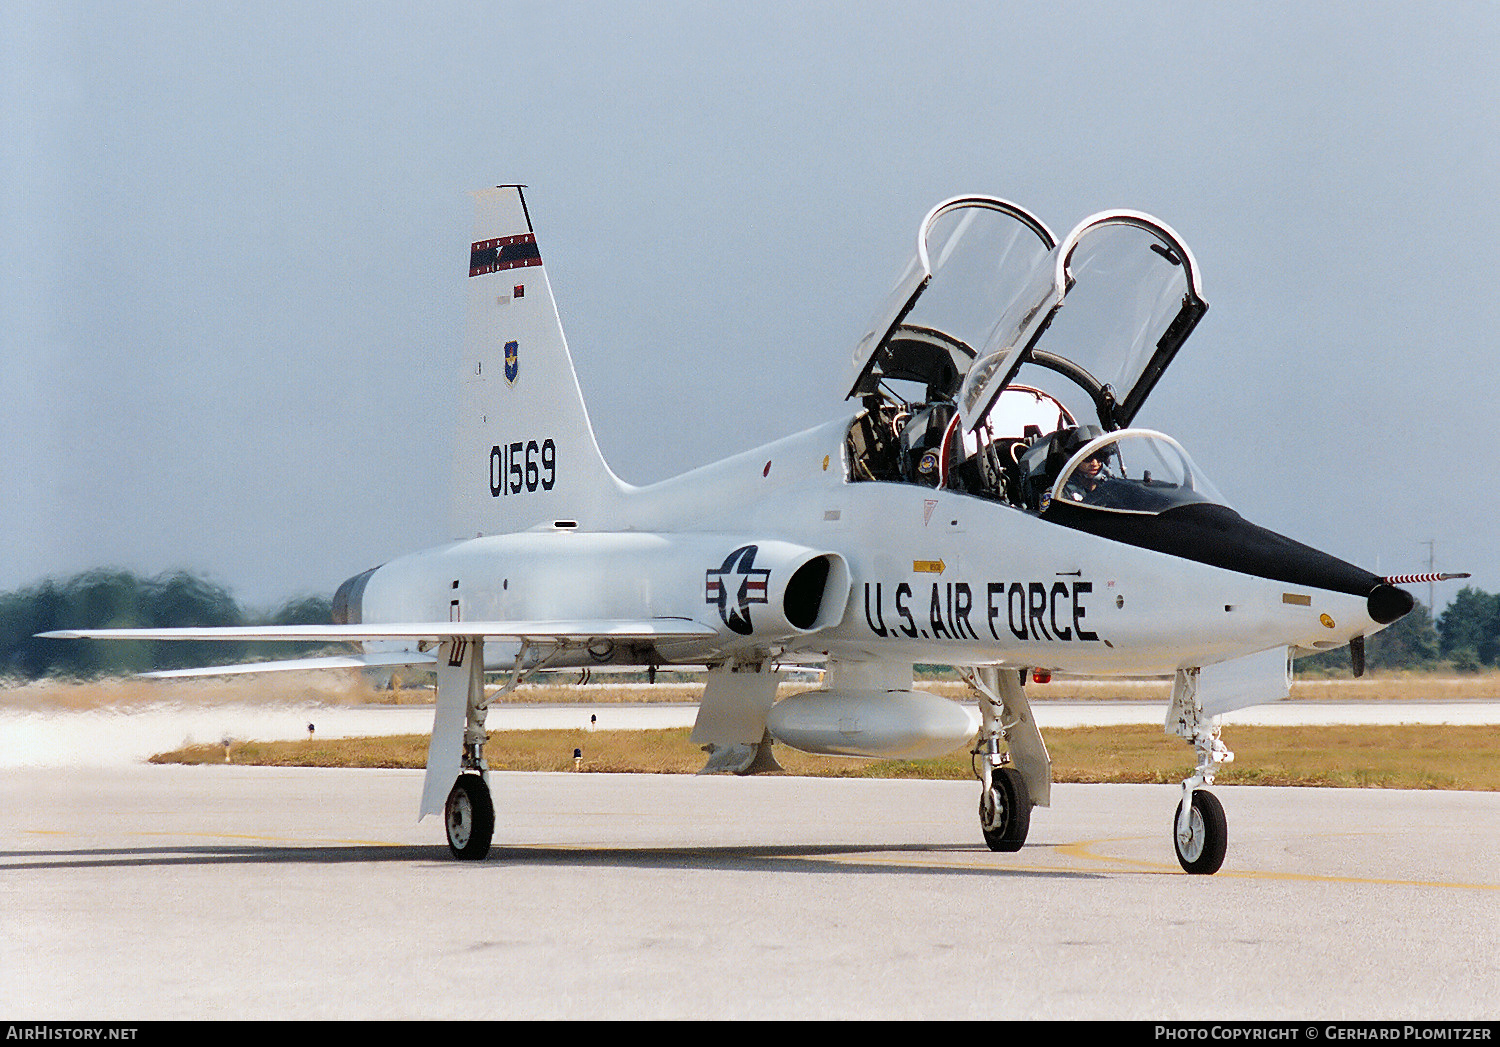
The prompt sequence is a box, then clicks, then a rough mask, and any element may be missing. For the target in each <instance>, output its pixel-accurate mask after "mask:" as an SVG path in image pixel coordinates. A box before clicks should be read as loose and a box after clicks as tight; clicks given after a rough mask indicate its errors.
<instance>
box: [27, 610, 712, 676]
mask: <svg viewBox="0 0 1500 1047" xmlns="http://www.w3.org/2000/svg"><path fill="white" fill-rule="evenodd" d="M37 635H39V636H41V637H43V638H46V639H52V640H223V641H245V640H254V641H273V642H274V641H284V642H302V643H307V642H309V641H311V642H320V641H321V642H327V643H360V642H364V641H375V642H387V643H389V642H400V641H403V640H405V641H408V642H413V643H421V642H423V641H427V642H430V643H434V644H439V643H442V642H444V641H448V640H476V639H483V638H493V639H501V640H524V641H527V642H529V643H531V644H533V645H536V646H538V647H541V648H549V647H550V648H553V649H556V648H561V647H575V648H576V647H586V646H588V645H589V644H592V643H594V642H595V641H598V640H654V641H657V642H665V641H673V640H698V639H703V638H705V637H712V636H714V635H715V632H714V630H713V629H712V628H710V627H709V626H707V625H702V624H700V623H698V622H694V621H690V620H688V619H685V618H652V619H640V620H626V619H600V620H597V621H527V622H391V623H375V624H359V625H243V626H219V627H193V626H188V627H179V628H169V629H149V628H142V629H58V630H54V631H52V632H47V633H39V634H37ZM436 660H437V655H436V654H435V653H432V652H431V651H424V650H404V651H364V652H361V653H357V654H355V653H350V654H338V655H320V656H316V657H311V658H291V659H285V660H281V661H265V662H241V663H238V664H234V665H208V666H202V667H198V668H193V669H164V670H160V671H158V672H150V673H142V674H141V675H142V676H145V677H148V678H150V679H157V680H162V679H181V678H185V677H196V676H235V675H241V674H245V673H274V672H298V671H313V670H320V669H366V668H378V667H382V666H389V667H396V666H412V665H419V666H431V665H432V664H433V663H434V662H435V661H436Z"/></svg>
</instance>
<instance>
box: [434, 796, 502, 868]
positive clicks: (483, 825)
mask: <svg viewBox="0 0 1500 1047" xmlns="http://www.w3.org/2000/svg"><path fill="white" fill-rule="evenodd" d="M443 820H444V822H445V823H447V827H448V849H449V850H450V851H452V852H453V857H455V858H463V859H467V860H469V861H478V860H479V859H481V858H483V857H484V856H485V855H487V854H489V853H490V840H491V839H493V838H494V835H495V805H494V803H493V802H492V801H491V799H490V787H489V786H488V785H487V784H486V783H485V780H484V778H483V777H482V776H481V775H478V774H461V775H459V776H458V780H457V781H456V782H454V783H453V791H452V792H450V793H449V794H448V802H447V804H445V805H444V808H443Z"/></svg>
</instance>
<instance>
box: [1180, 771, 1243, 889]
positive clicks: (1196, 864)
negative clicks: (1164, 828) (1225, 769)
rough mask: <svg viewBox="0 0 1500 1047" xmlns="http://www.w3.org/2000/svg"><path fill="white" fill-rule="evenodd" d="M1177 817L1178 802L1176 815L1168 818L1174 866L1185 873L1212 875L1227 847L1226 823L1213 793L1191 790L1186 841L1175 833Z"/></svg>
mask: <svg viewBox="0 0 1500 1047" xmlns="http://www.w3.org/2000/svg"><path fill="white" fill-rule="evenodd" d="M1181 814H1182V804H1181V802H1179V803H1178V804H1177V813H1176V814H1174V815H1173V816H1172V843H1173V845H1174V846H1175V847H1176V849H1177V861H1178V863H1179V864H1180V865H1181V866H1182V867H1183V869H1185V870H1186V871H1187V872H1190V873H1194V874H1196V875H1199V876H1211V875H1213V874H1214V873H1216V872H1218V871H1219V866H1221V865H1223V864H1224V851H1225V849H1226V848H1227V847H1228V846H1229V823H1228V822H1226V821H1225V819H1224V806H1223V804H1221V803H1219V798H1218V797H1217V796H1215V795H1214V794H1213V793H1209V792H1204V791H1203V790H1202V789H1194V790H1193V809H1192V810H1191V811H1190V812H1188V833H1187V837H1186V838H1184V837H1182V836H1181V835H1179V834H1178V832H1177V818H1178V816H1179V815H1181Z"/></svg>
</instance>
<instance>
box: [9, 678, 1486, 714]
mask: <svg viewBox="0 0 1500 1047" xmlns="http://www.w3.org/2000/svg"><path fill="white" fill-rule="evenodd" d="M810 686H816V685H815V684H809V683H806V682H801V683H787V684H783V685H782V688H781V693H782V695H783V696H785V695H788V694H793V693H796V692H797V691H804V690H807V689H808V688H809V687H810ZM920 686H921V687H922V688H923V689H925V690H930V691H933V692H935V693H937V694H942V695H945V696H946V697H950V698H966V697H967V696H968V688H967V687H965V686H964V685H963V684H961V683H959V682H958V681H956V680H941V679H940V680H924V681H922V682H921V684H920ZM495 689H496V688H494V687H492V688H491V690H492V691H493V690H495ZM1171 691H1172V684H1171V681H1170V680H1161V679H1145V680H1131V679H1118V680H1117V679H1063V678H1057V679H1054V680H1053V681H1052V682H1051V683H1048V684H1033V685H1031V686H1030V687H1028V692H1029V695H1030V698H1031V700H1032V701H1159V702H1161V703H1163V704H1165V703H1166V701H1167V699H1168V697H1169V695H1170V694H1171ZM702 693H703V684H702V682H701V681H694V680H681V679H678V678H677V677H676V676H673V677H667V678H665V679H663V680H662V681H661V682H658V683H655V684H647V683H644V682H640V683H634V682H621V681H612V680H606V681H605V682H603V683H589V684H586V685H583V686H579V685H578V684H576V683H573V682H571V681H568V680H566V679H564V680H563V682H546V683H539V684H523V685H522V686H520V687H519V688H517V689H516V690H514V691H512V692H511V693H509V694H507V695H506V696H505V697H504V698H503V699H502V701H503V702H504V703H505V704H529V703H536V704H569V703H575V702H579V703H587V704H592V705H603V704H615V703H620V704H644V703H654V702H668V703H674V702H675V703H682V702H696V701H697V700H698V697H699V696H700V695H701V694H702ZM432 697H433V692H432V688H431V687H403V688H400V689H397V690H388V689H386V688H377V687H374V686H372V685H371V684H370V683H369V682H367V681H366V680H365V679H364V678H363V677H362V676H361V675H360V674H359V673H358V672H348V673H343V672H308V673H274V674H266V675H263V676H255V675H250V676H228V677H212V678H208V679H189V680H145V679H138V678H117V679H105V680H91V681H68V680H37V681H32V682H29V683H23V684H14V685H8V686H0V703H3V704H4V705H7V706H10V707H12V708H23V709H46V708H50V709H68V710H75V711H76V710H82V709H96V708H106V707H107V708H117V709H131V708H141V707H144V706H149V705H158V704H172V705H180V706H193V705H222V704H232V703H236V702H242V703H289V702H290V703H296V704H299V705H423V704H426V705H430V704H432ZM1292 697H1293V698H1294V699H1297V700H1299V701H1384V700H1404V701H1464V700H1491V701H1493V700H1497V699H1500V673H1497V672H1490V673H1473V674H1468V675H1462V676H1438V675H1434V674H1428V673H1399V674H1396V673H1393V674H1389V675H1373V674H1372V675H1370V676H1366V677H1365V678H1363V679H1359V680H1352V679H1350V680H1340V679H1310V680H1298V681H1296V682H1295V683H1294V684H1293V686H1292Z"/></svg>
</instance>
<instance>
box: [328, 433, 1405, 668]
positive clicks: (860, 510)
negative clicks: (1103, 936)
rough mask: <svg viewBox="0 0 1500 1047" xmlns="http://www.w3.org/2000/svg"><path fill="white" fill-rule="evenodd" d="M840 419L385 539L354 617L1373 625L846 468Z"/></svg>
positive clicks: (950, 649) (794, 647)
mask: <svg viewBox="0 0 1500 1047" xmlns="http://www.w3.org/2000/svg"><path fill="white" fill-rule="evenodd" d="M848 428H849V426H848V423H847V422H846V421H845V422H833V423H829V424H826V425H822V426H818V427H816V428H813V429H809V430H807V431H805V432H802V433H798V434H796V435H794V436H790V437H787V438H785V439H782V440H779V441H777V442H775V443H772V444H768V445H766V446H763V447H760V448H756V449H754V450H751V451H748V452H745V453H743V454H740V455H737V456H735V457H733V458H729V459H726V460H724V461H721V462H718V463H714V464H712V465H708V466H704V467H702V468H699V469H695V470H693V471H691V472H688V473H685V474H683V475H681V476H678V477H676V478H673V479H670V480H667V481H663V482H661V483H658V484H654V485H651V486H647V487H639V488H632V487H628V486H624V485H621V486H620V488H619V490H618V492H617V495H618V501H617V504H615V505H614V506H612V507H611V511H610V516H611V517H612V518H613V519H615V520H617V521H619V526H616V527H614V528H612V529H610V530H608V531H596V530H583V529H581V528H580V527H578V526H576V522H575V521H572V520H567V521H557V522H555V523H554V524H553V525H552V526H550V527H549V526H545V525H544V526H539V527H534V528H532V529H530V530H527V531H524V532H520V533H516V534H506V535H490V536H483V537H479V538H474V539H470V540H467V541H462V542H457V543H453V544H451V545H448V546H444V547H441V548H438V549H433V550H428V551H425V552H421V553H417V554H414V555H411V556H406V557H403V558H401V559H398V560H393V561H391V562H390V563H388V564H385V565H383V566H382V567H380V568H379V569H377V570H376V571H375V572H373V574H371V575H370V576H369V577H368V579H366V581H365V584H364V585H363V590H362V593H360V594H359V599H358V601H357V602H358V606H357V608H356V609H355V613H357V614H358V615H359V616H360V617H359V620H362V621H365V622H371V623H374V622H395V621H436V620H445V619H446V620H452V619H454V618H460V619H462V620H474V621H513V620H524V621H545V620H567V619H579V618H596V619H600V618H602V619H606V620H607V619H643V618H651V619H670V620H690V621H695V622H699V623H702V624H704V625H708V626H711V627H714V629H715V635H714V636H713V637H711V638H704V639H701V640H693V641H678V642H674V643H672V644H653V643H636V644H600V645H596V646H595V647H594V648H593V649H591V650H576V651H564V652H554V653H553V655H552V662H551V663H550V664H554V665H569V664H572V665H590V664H616V665H621V664H623V665H631V664H634V665H651V664H670V663H684V664H702V663H712V662H719V661H724V660H752V659H759V658H764V657H767V656H769V657H771V658H773V659H783V660H786V661H789V662H790V661H797V660H799V659H806V658H820V657H822V656H825V655H827V656H833V657H837V658H842V659H847V660H864V659H870V660H899V661H905V662H908V663H915V662H932V663H939V664H963V665H983V664H991V665H994V664H999V665H1006V666H1017V667H1036V668H1045V669H1051V670H1054V671H1060V672H1077V673H1090V674H1111V673H1118V674H1140V673H1170V672H1172V671H1174V670H1176V669H1178V668H1183V667H1186V666H1201V665H1207V664H1212V663H1216V662H1220V661H1224V660H1227V659H1231V658H1236V657H1239V656H1241V655H1245V654H1250V653H1254V652H1256V651H1261V650H1265V649H1268V648H1271V647H1278V646H1292V647H1300V648H1308V649H1316V648H1328V647H1335V646H1340V645H1342V644H1345V643H1348V642H1349V641H1350V640H1351V639H1352V638H1354V637H1357V636H1363V635H1366V634H1368V633H1371V632H1373V631H1375V630H1377V629H1379V628H1380V627H1381V623H1380V622H1377V621H1375V620H1374V619H1373V618H1372V617H1371V616H1370V606H1369V603H1370V602H1369V598H1368V596H1367V595H1365V594H1357V593H1351V592H1339V591H1334V590H1331V589H1327V588H1321V587H1319V586H1318V585H1316V584H1310V583H1308V582H1304V581H1299V580H1297V579H1296V578H1291V579H1288V578H1287V577H1282V578H1280V579H1275V578H1268V577H1262V576H1260V575H1258V574H1256V573H1248V572H1247V571H1243V570H1232V569H1228V568H1226V567H1222V566H1216V565H1212V564H1206V563H1201V562H1196V561H1195V560H1192V559H1188V558H1184V557H1183V556H1178V555H1173V554H1172V553H1171V552H1167V551H1161V550H1158V549H1147V548H1140V547H1138V546H1135V545H1131V544H1127V543H1125V542H1121V541H1117V540H1113V539H1110V538H1106V537H1101V536H1099V535H1096V534H1090V533H1087V532H1085V531H1083V530H1078V529H1075V528H1072V527H1068V526H1062V525H1059V524H1058V523H1055V522H1052V521H1049V520H1047V519H1044V518H1042V517H1041V516H1039V515H1038V514H1036V513H1034V512H1030V511H1027V510H1025V509H1022V508H1018V507H1015V506H1012V505H1008V504H1004V503H1001V502H997V501H994V500H991V499H986V498H979V497H975V496H972V495H967V494H962V493H957V492H954V491H949V490H942V489H933V488H929V487H923V486H919V485H914V484H907V483H896V482H850V481H849V480H848V479H847V477H848V475H849V472H848V463H847V461H846V458H847V445H846V440H845V436H846V433H847V432H848ZM747 548H751V549H753V556H754V557H755V558H754V559H747V558H746V557H745V556H744V555H743V554H742V553H740V551H742V550H745V549H747ZM737 553H740V555H739V556H738V558H737V559H736V558H734V554H737ZM1320 555H1321V554H1320ZM814 557H820V558H823V560H824V561H826V563H829V564H833V565H834V566H833V569H832V570H831V571H827V572H825V574H824V576H823V577H822V579H821V584H822V586H823V588H822V590H820V591H819V592H818V593H817V594H816V600H815V603H816V604H817V606H815V607H811V608H809V609H805V610H803V611H801V612H800V613H799V612H798V610H797V609H796V607H795V606H792V605H791V604H790V603H788V602H787V601H788V600H790V599H793V598H795V597H798V595H799V594H789V593H788V591H787V588H788V582H789V577H788V576H789V575H791V574H793V573H795V572H796V571H797V570H798V569H799V568H800V567H802V566H803V565H805V564H807V563H808V562H809V560H810V558H814ZM1330 559H1331V558H1330ZM840 568H842V570H841V569H840ZM1351 570H1353V569H1352V568H1351ZM805 573H806V572H804V574H805ZM1287 573H1288V572H1286V571H1284V570H1283V571H1281V572H1280V574H1282V575H1286V574H1287ZM1291 573H1292V574H1295V573H1296V572H1295V571H1293V572H1291ZM1371 577H1373V576H1371ZM793 585H794V586H795V585H796V583H793ZM803 588H804V589H805V586H803ZM800 598H801V599H802V600H803V601H804V602H805V601H806V600H807V599H808V597H807V593H806V592H805V591H804V592H801V593H800ZM778 601H782V604H781V605H780V606H778ZM726 605H727V606H728V608H729V611H728V612H727V613H726V610H725V608H726ZM736 608H738V609H739V610H741V611H742V612H743V614H742V616H741V620H740V621H738V622H735V621H734V618H735V615H734V610H735V609H736ZM747 625H748V627H749V628H748V630H747V629H746V626H747ZM735 626H738V628H736V627H735ZM495 646H496V647H497V649H496V650H494V651H492V652H491V656H490V658H489V659H488V660H490V661H491V662H492V664H496V665H501V664H511V663H512V662H513V661H514V658H515V655H516V647H517V645H514V644H498V645H495Z"/></svg>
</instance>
